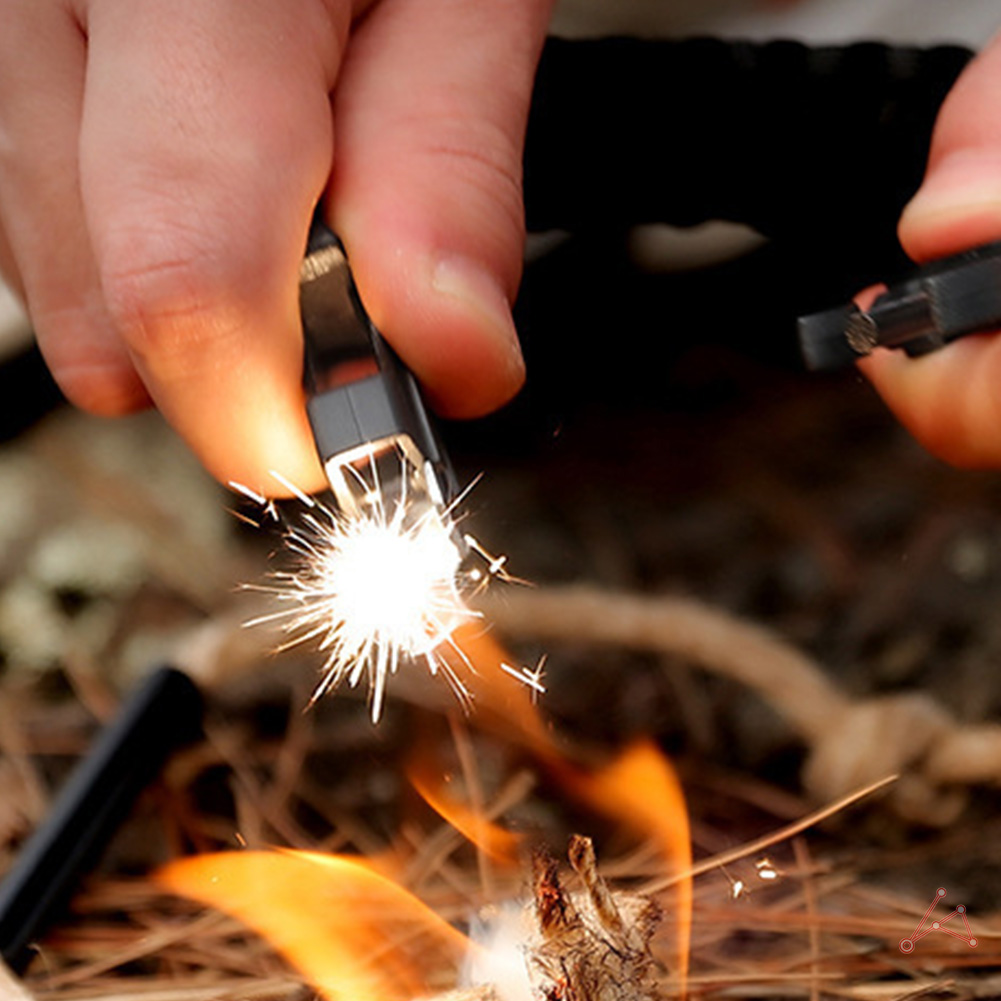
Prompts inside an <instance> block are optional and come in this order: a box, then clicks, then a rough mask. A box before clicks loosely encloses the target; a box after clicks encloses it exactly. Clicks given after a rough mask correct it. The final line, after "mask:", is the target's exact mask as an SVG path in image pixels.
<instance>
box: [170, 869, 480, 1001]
mask: <svg viewBox="0 0 1001 1001" xmlns="http://www.w3.org/2000/svg"><path fill="white" fill-rule="evenodd" d="M156 879H157V881H158V883H159V884H160V885H161V886H163V887H164V888H165V889H167V890H169V891H171V892H173V893H177V894H180V895H182V896H186V897H190V898H192V899H194V900H197V901H199V902H201V903H203V904H206V905H208V906H211V907H215V908H217V909H219V910H221V911H224V912H226V913H227V914H230V915H232V916H233V917H235V918H237V919H238V920H240V921H241V922H243V923H244V924H246V925H247V926H248V927H250V928H252V929H254V930H255V931H257V932H258V933H259V934H261V935H263V936H264V937H265V938H267V939H268V940H269V941H270V942H271V943H272V945H274V946H275V948H276V949H278V951H279V952H281V953H282V954H283V955H284V956H285V958H286V959H288V960H289V962H291V963H292V964H294V965H295V966H296V967H298V969H299V970H300V971H301V972H302V973H303V975H304V976H305V977H306V979H307V980H308V981H309V982H310V983H311V984H313V986H314V987H316V988H317V990H319V991H320V992H321V993H322V994H323V996H324V997H326V998H328V999H330V1001H409V999H411V998H414V997H418V996H419V995H420V993H421V991H422V989H424V982H423V978H422V976H421V971H422V968H423V970H425V971H430V970H433V969H434V966H432V965H431V964H432V961H433V960H438V961H439V966H438V968H439V969H440V964H441V962H442V961H446V960H447V961H450V962H453V963H458V962H459V960H460V959H461V957H462V956H463V955H465V954H466V953H467V952H468V951H469V949H470V948H472V947H473V944H472V943H471V942H470V941H469V940H468V939H467V938H466V937H465V936H464V935H462V934H461V933H460V932H458V931H456V930H455V929H454V928H453V927H452V926H451V925H449V924H448V923H447V922H446V921H445V920H443V919H442V918H440V917H439V916H438V915H437V914H435V913H434V911H432V910H431V909H430V908H429V907H427V906H425V905H424V904H423V903H421V901H419V900H418V899H417V898H416V897H414V896H411V895H410V894H409V893H407V891H406V890H404V889H403V888H402V887H400V886H398V885H397V884H396V883H394V882H393V881H392V880H390V879H388V878H386V877H385V876H383V875H381V874H380V873H378V872H376V871H375V870H374V869H373V868H372V867H371V866H369V865H367V864H365V863H364V862H360V861H358V860H356V859H349V858H344V857H342V856H337V855H324V854H321V853H319V852H301V851H284V850H279V851H270V852H258V851H246V852H222V853H219V854H214V855H198V856H194V857H192V858H186V859H181V860H179V861H177V862H173V863H170V864H169V865H167V866H166V867H165V868H163V869H161V870H160V871H159V872H158V873H157V876H156Z"/></svg>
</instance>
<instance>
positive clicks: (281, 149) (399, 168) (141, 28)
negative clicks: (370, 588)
mask: <svg viewBox="0 0 1001 1001" xmlns="http://www.w3.org/2000/svg"><path fill="white" fill-rule="evenodd" d="M551 6H552V0H374V2H373V0H354V2H352V0H142V2H136V0H0V24H2V25H3V30H2V31H0V270H2V271H3V273H4V275H5V276H6V277H7V279H8V280H9V281H10V282H11V284H12V285H13V286H14V287H15V289H17V290H18V291H19V292H20V294H21V296H22V298H23V299H24V300H25V302H26V304H27V305H28V308H29V311H30V313H31V316H32V320H33V322H34V325H35V329H36V332H37V335H38V340H39V344H40V346H41V349H42V351H43V353H44V355H45V357H46V359H47V361H48V364H49V366H50V368H51V369H52V372H53V374H54V375H55V377H56V379H57V380H58V381H59V383H60V385H61V386H62V388H63V390H64V392H65V393H66V395H67V396H68V397H69V398H70V399H71V400H72V401H73V402H75V403H77V404H78V405H79V406H81V407H82V408H84V409H86V410H90V411H92V412H94V413H98V414H106V415H115V414H121V413H126V412H129V411H131V410H134V409H136V408H138V407H141V406H145V405H148V404H149V403H151V402H152V403H154V404H155V405H156V406H158V407H159V408H160V410H161V411H162V412H163V413H164V415H165V416H166V417H167V419H168V420H169V421H170V422H171V423H172V424H173V425H174V426H175V427H176V428H177V430H178V431H179V432H180V433H181V434H182V435H183V436H184V437H185V438H186V439H187V441H188V442H189V444H190V445H191V447H192V448H193V449H194V451H195V452H196V453H197V454H198V455H199V457H200V458H201V459H202V461H203V462H204V464H205V465H206V467H207V468H208V469H209V470H210V471H211V472H213V473H214V474H215V475H216V476H217V477H218V478H219V479H220V480H222V481H224V482H225V481H231V480H232V481H237V482H240V483H242V484H244V485H246V486H249V487H251V488H253V489H255V490H257V491H260V492H262V493H274V492H275V491H276V488H277V481H276V480H275V479H274V478H273V477H272V476H271V470H275V471H277V472H279V473H280V474H282V475H283V476H284V477H285V478H286V479H288V480H290V481H292V482H294V483H296V484H297V485H298V486H300V487H301V488H302V489H306V490H311V489H315V488H319V487H320V486H321V485H322V473H321V471H320V469H319V466H318V463H317V459H316V456H315V453H314V449H313V446H312V441H311V437H310V434H309V430H308V426H307V422H306V418H305V413H304V409H303V399H302V390H301V385H300V372H301V363H302V345H301V339H300V338H301V335H300V331H299V324H298V318H297V274H298V266H299V260H300V257H301V254H302V251H303V247H304V245H305V239H306V232H307V229H308V225H309V220H310V217H311V214H312V211H313V206H314V204H315V203H316V200H317V199H318V198H319V196H320V195H321V194H322V193H324V192H325V193H326V199H325V204H326V210H327V214H328V219H329V221H330V223H331V225H332V226H333V228H334V229H335V230H336V231H337V232H338V233H339V234H340V236H341V237H342V239H343V240H344V243H345V245H346V246H347V248H348V250H349V253H350V255H351V260H352V264H353V268H354V272H355V277H356V281H357V283H358V287H359V290H360V292H361V296H362V299H363V300H364V302H365V303H366V306H367V308H368V310H369V312H370V313H371V315H372V317H373V319H374V320H375V322H376V324H377V325H378V326H379V327H380V329H382V330H383V332H384V333H385V335H386V337H387V338H388V339H389V340H390V342H391V343H392V344H393V345H394V347H396V349H397V350H398V351H399V353H400V354H401V356H402V357H403V359H404V360H405V361H406V362H407V364H408V365H409V366H410V367H411V368H412V369H413V370H414V372H415V373H416V374H417V376H418V378H419V379H420V381H421V382H422V384H423V386H424V388H425V390H426V392H427V393H428V395H429V397H430V399H431V401H432V403H433V405H434V406H435V407H436V409H438V410H439V411H440V412H442V413H443V414H445V415H449V416H476V415H478V414H482V413H485V412H488V411H490V410H492V409H494V408H495V407H497V406H499V405H500V404H502V403H503V402H504V401H506V400H507V399H508V398H509V397H510V396H511V395H513V394H514V393H515V392H516V391H517V389H518V387H519V386H520V384H521V382H522V379H523V375H524V371H523V363H522V360H521V355H520V352H519V349H518V344H517V338H516V335H515V331H514V325H513V322H512V320H511V313H510V304H511V302H512V300H513V298H514V294H515V291H516V287H517V284H518V280H519V278H520V268H521V255H522V241H523V221H522V204H521V192H520V171H521V153H522V138H523V132H524V124H525V118H526V115H527V109H528V104H529V100H530V95H531V85H532V78H533V73H534V68H535V65H536V62H537V59H538V54H539V50H540V48H541V44H542V41H543V38H544V35H545V31H546V26H547V24H548V20H549V15H550V12H551V10H550V9H551ZM999 87H1001V39H999V40H996V41H995V42H994V43H993V44H992V45H991V46H990V47H988V49H986V50H985V52H984V53H983V54H982V55H981V56H980V57H979V58H978V59H977V60H975V61H974V63H972V64H971V66H970V67H969V68H968V70H967V71H966V73H965V74H964V75H963V77H962V78H961V79H960V81H959V82H958V84H957V86H956V87H955V89H954V90H953V92H952V94H951V95H950V97H949V98H948V100H947V102H946V104H945V106H944V108H943V110H942V113H941V116H940V120H939V123H938V127H937V129H936V132H935V136H934V141H933V146H932V151H931V157H930V161H929V166H928V174H927V177H926V179H925V182H924V184H923V186H922V188H921V190H920V191H919V193H918V194H917V196H916V197H915V199H914V200H913V202H912V203H911V205H910V206H909V207H908V209H907V211H906V212H905V214H904V217H903V219H902V221H901V227H900V234H901V239H902V241H903V244H904V247H905V249H907V250H908V252H909V253H910V254H911V255H912V256H913V257H914V258H915V259H916V260H919V261H920V260H926V259H929V258H934V257H940V256H943V255H945V254H949V253H953V252H955V251H957V250H960V249H963V248H964V247H968V246H971V245H973V244H976V243H979V242H982V241H984V240H989V239H999V238H1001V111H999V110H998V109H999V105H998V102H997V99H996V95H997V93H998V92H999V89H998V88H999ZM861 364H862V368H863V370H864V371H865V373H866V374H867V375H868V376H869V378H870V379H871V380H872V381H873V383H874V384H875V385H876V387H877V389H878V390H879V392H880V393H881V394H882V395H883V396H884V397H885V398H886V400H887V402H888V403H889V405H890V406H891V407H892V408H893V410H894V411H895V412H896V413H897V414H898V416H899V417H900V419H901V420H902V421H903V422H904V424H905V425H907V426H908V427H909V428H910V429H911V430H912V431H913V433H914V434H915V435H916V436H917V437H918V438H919V439H920V440H921V441H922V442H924V443H925V444H926V445H927V446H928V447H929V448H930V449H931V450H932V451H934V452H936V453H938V454H939V455H941V456H943V457H944V458H947V459H949V460H950V461H952V462H955V463H958V464H961V465H1001V338H997V337H990V336H985V337H977V338H968V339H965V340H963V341H960V342H957V343H955V344H953V345H950V346H949V347H948V348H947V349H946V350H943V351H941V352H938V353H936V354H933V355H930V356H928V357H926V358H922V359H919V360H910V359H907V358H904V357H901V356H900V355H899V354H898V353H889V352H878V353H877V354H876V355H874V356H873V357H872V358H870V359H868V360H866V361H864V362H863V363H861Z"/></svg>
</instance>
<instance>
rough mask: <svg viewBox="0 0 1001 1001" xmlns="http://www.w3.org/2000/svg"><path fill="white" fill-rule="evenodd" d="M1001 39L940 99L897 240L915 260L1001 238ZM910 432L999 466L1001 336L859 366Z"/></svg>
mask: <svg viewBox="0 0 1001 1001" xmlns="http://www.w3.org/2000/svg"><path fill="white" fill-rule="evenodd" d="M999 94H1001V36H998V37H997V38H996V39H995V40H994V41H993V42H992V43H991V45H990V46H988V48H987V49H985V50H984V52H983V53H981V55H980V56H978V57H977V58H976V59H975V60H974V61H973V62H972V63H971V64H970V65H969V66H968V67H967V69H966V71H965V72H964V73H963V75H962V76H961V77H960V78H959V80H958V81H957V83H956V85H955V87H954V88H953V89H952V91H951V92H950V94H949V96H948V98H947V99H946V101H945V103H944V104H943V106H942V110H941V112H940V113H939V118H938V121H937V122H936V125H935V132H934V135H933V137H932V148H931V152H930V155H929V159H928V170H927V173H926V175H925V179H924V182H923V183H922V185H921V188H920V190H919V191H918V193H917V194H916V195H915V196H914V198H913V199H912V201H911V203H910V204H909V205H908V206H907V208H906V209H905V210H904V214H903V216H902V218H901V221H900V241H901V243H902V244H903V246H904V249H905V250H906V251H907V253H908V254H909V255H910V256H911V257H912V258H914V259H915V260H917V261H927V260H934V259H936V258H939V257H945V256H948V255H950V254H954V253H957V252H958V251H961V250H966V249H968V248H970V247H973V246H976V245H978V244H981V243H986V242H989V241H993V240H998V239H1001V102H999V100H998V95H999ZM859 367H860V368H861V369H862V371H863V372H864V373H865V375H866V376H867V377H868V378H869V380H870V381H871V382H872V383H873V385H874V386H875V387H876V389H877V390H878V392H879V393H880V395H881V396H882V397H883V399H884V400H885V401H886V403H887V405H888V406H889V407H890V409H891V410H893V412H894V413H895V414H896V415H897V417H898V418H899V419H900V421H901V422H902V423H903V424H904V425H905V427H907V428H908V430H909V431H910V432H911V433H912V434H913V435H914V436H915V437H916V438H917V439H918V440H919V441H920V442H921V443H922V444H924V445H925V447H926V448H928V449H929V451H931V452H933V453H934V454H935V455H937V456H939V457H940V458H943V459H945V460H947V461H948V462H952V463H954V464H955V465H960V466H967V467H999V466H1001V421H999V419H998V416H999V399H1001V337H998V336H980V337H969V338H965V339H963V340H962V341H957V342H956V343H955V344H951V345H950V346H949V347H948V348H947V349H946V350H944V351H936V352H933V353H932V354H930V355H927V356H925V357H923V358H916V359H910V358H907V357H905V356H904V355H903V354H902V353H901V352H896V351H877V352H875V353H874V354H873V355H872V356H871V357H870V358H867V359H865V360H864V361H863V362H861V363H860V366H859Z"/></svg>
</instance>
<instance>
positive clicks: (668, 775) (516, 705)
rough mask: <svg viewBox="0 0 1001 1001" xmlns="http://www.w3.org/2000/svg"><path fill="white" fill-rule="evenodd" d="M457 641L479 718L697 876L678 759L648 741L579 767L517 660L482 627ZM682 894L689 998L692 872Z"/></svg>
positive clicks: (679, 920)
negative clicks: (470, 668)
mask: <svg viewBox="0 0 1001 1001" xmlns="http://www.w3.org/2000/svg"><path fill="white" fill-rule="evenodd" d="M452 645H453V646H454V647H455V649H456V651H457V652H458V654H459V655H460V656H462V657H463V658H464V659H465V661H466V662H467V663H470V664H473V665H474V666H475V667H476V675H475V678H474V680H473V681H472V682H471V688H472V691H473V695H474V698H475V700H476V703H475V704H476V707H477V720H482V721H483V722H485V723H486V724H487V725H489V726H491V727H492V728H494V729H499V730H501V731H502V732H503V733H504V734H505V735H506V736H507V737H508V739H511V740H515V741H517V742H519V743H521V744H522V745H523V746H524V747H525V748H526V749H528V750H530V751H531V752H532V753H533V754H534V755H535V756H536V758H537V759H538V760H539V762H540V763H541V764H542V765H543V766H544V767H545V768H546V769H547V770H548V771H549V772H550V773H551V774H552V775H553V776H554V777H555V778H556V779H557V780H558V781H559V782H560V783H561V785H562V787H563V789H564V790H565V791H566V792H567V793H568V794H570V795H571V796H573V797H574V798H575V799H577V800H578V801H579V802H581V803H583V804H584V805H586V806H587V807H588V808H589V809H591V810H593V811H594V812H595V813H597V814H600V815H601V816H604V817H607V818H608V819H610V820H613V821H616V822H620V823H624V824H625V825H626V826H628V827H629V828H630V829H631V830H632V831H633V832H634V833H635V834H636V835H638V836H639V837H642V838H647V839H649V840H651V841H652V842H653V843H654V844H655V845H656V846H657V848H658V849H659V850H660V852H661V854H662V855H663V857H664V859H665V861H666V862H667V864H668V866H669V868H670V869H671V871H673V872H674V873H677V874H679V875H682V876H684V874H686V873H689V871H690V870H691V867H692V848H691V831H690V826H689V822H688V809H687V807H686V806H685V797H684V794H683V792H682V789H681V783H680V782H679V781H678V777H677V775H676V774H675V772H674V769H673V768H672V767H671V764H670V762H669V761H668V760H667V758H666V757H665V756H664V755H663V754H662V753H661V752H660V750H659V749H658V748H657V747H656V746H655V745H654V744H653V742H652V741H649V740H640V741H638V742H636V743H634V744H633V745H631V746H630V747H628V748H627V749H626V750H625V751H624V752H623V753H622V754H621V755H620V756H619V757H617V758H616V759H614V760H613V761H612V762H611V763H609V764H606V765H603V766H599V767H597V768H588V767H584V766H581V765H579V764H576V763H575V762H574V760H573V755H572V754H571V753H570V752H568V751H567V750H565V749H563V748H561V747H560V746H559V744H558V742H557V740H556V739H555V737H554V735H553V733H552V731H551V730H550V729H549V728H548V727H547V726H546V724H545V722H544V721H543V718H542V716H541V714H540V713H539V710H538V707H537V705H536V704H535V701H534V700H533V698H532V692H531V690H530V689H529V688H528V687H527V686H525V685H523V684H520V683H518V682H517V681H516V680H514V679H512V677H511V676H510V675H508V674H506V673H505V672H504V671H503V670H499V669H498V668H503V666H504V665H505V664H507V663H510V657H509V656H508V654H507V653H506V652H505V651H504V649H503V647H501V645H500V644H499V643H498V642H497V641H496V640H495V639H493V637H491V636H490V634H489V633H487V632H485V631H484V630H483V628H482V626H480V627H479V628H475V629H474V628H469V627H460V628H459V629H458V630H457V631H456V633H455V635H454V637H453V644H452ZM460 829H461V828H460ZM674 896H675V909H676V928H677V935H676V939H675V952H676V955H675V967H676V969H677V970H678V976H679V980H680V983H681V993H682V995H684V992H685V984H686V981H687V976H688V966H689V952H690V942H691V925H692V879H691V877H690V876H688V877H687V878H680V879H678V881H677V882H676V883H675V884H674Z"/></svg>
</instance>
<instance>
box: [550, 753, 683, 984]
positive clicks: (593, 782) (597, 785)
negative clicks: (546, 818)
mask: <svg viewBox="0 0 1001 1001" xmlns="http://www.w3.org/2000/svg"><path fill="white" fill-rule="evenodd" d="M560 774H561V775H562V777H563V779H564V781H565V782H566V787H567V791H568V792H570V793H571V794H572V795H573V796H575V797H576V798H577V799H579V800H580V801H582V802H584V803H586V804H587V805H588V806H590V808H591V809H592V810H594V811H595V813H600V814H603V815H604V816H606V817H609V818H611V819H613V820H618V821H621V822H622V823H624V824H626V825H627V826H628V827H630V828H631V829H632V830H633V831H634V832H635V833H637V834H639V835H641V836H642V837H646V838H649V839H650V840H651V841H653V843H654V844H655V845H656V846H657V847H658V848H659V849H660V851H661V853H662V854H663V856H664V858H665V859H666V860H667V861H668V863H669V864H670V865H671V867H672V868H673V869H674V871H675V872H678V873H688V872H690V871H691V868H692V842H691V831H690V828H689V823H688V810H687V808H686V807H685V797H684V794H683V792H682V790H681V783H680V782H679V781H678V776H677V775H676V774H675V772H674V769H673V768H672V767H671V764H670V762H669V761H668V760H667V758H665V757H664V755H663V754H661V752H660V751H659V750H658V748H657V747H656V746H655V745H654V744H653V742H652V741H649V740H640V741H637V742H636V743H635V744H632V745H631V746H630V747H628V748H626V750H625V751H624V752H623V753H622V754H621V755H620V756H619V757H617V758H616V759H615V760H614V761H612V762H611V763H610V764H608V765H605V766H604V767H603V768H599V769H597V770H595V771H592V772H586V771H583V770H581V769H577V768H574V767H573V766H570V765H566V766H563V767H562V768H561V769H560ZM674 897H675V908H676V913H677V924H676V929H677V933H676V937H675V952H676V955H675V965H676V967H677V970H678V979H679V981H680V983H681V995H682V997H684V994H685V985H686V982H687V979H688V964H689V952H690V944H691V934H692V879H691V877H690V876H689V877H688V878H686V879H680V880H679V881H678V882H677V884H676V885H675V887H674Z"/></svg>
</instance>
